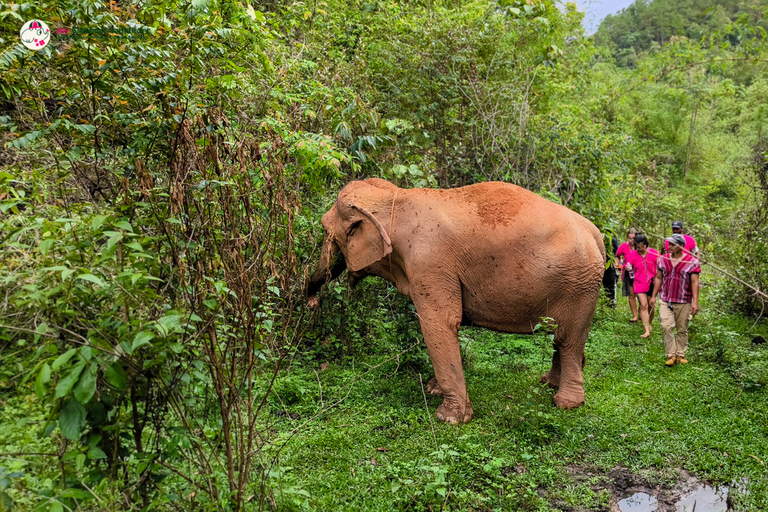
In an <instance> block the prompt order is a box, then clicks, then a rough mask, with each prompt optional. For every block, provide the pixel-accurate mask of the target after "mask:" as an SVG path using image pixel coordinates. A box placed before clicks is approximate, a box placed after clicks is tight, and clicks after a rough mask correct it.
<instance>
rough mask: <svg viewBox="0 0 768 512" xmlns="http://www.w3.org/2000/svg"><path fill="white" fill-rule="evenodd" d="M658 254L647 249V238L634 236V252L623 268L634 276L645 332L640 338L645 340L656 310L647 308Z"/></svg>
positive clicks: (638, 235) (641, 235) (649, 333)
mask: <svg viewBox="0 0 768 512" xmlns="http://www.w3.org/2000/svg"><path fill="white" fill-rule="evenodd" d="M659 256H660V254H659V252H658V251H657V250H656V249H653V248H651V247H648V238H646V236H645V235H644V234H642V233H638V234H637V235H635V250H634V251H632V252H631V253H629V256H627V258H626V265H625V268H626V269H627V270H629V271H631V272H632V273H633V274H634V279H633V281H634V290H635V295H637V299H638V300H639V301H640V319H641V320H642V321H643V327H644V328H645V332H644V333H643V334H642V335H641V336H640V337H641V338H647V337H648V336H650V335H651V322H653V315H654V313H655V311H656V308H653V309H651V308H649V305H650V302H651V301H650V299H651V295H652V294H653V281H654V279H655V278H656V271H657V267H656V265H657V261H658V259H659Z"/></svg>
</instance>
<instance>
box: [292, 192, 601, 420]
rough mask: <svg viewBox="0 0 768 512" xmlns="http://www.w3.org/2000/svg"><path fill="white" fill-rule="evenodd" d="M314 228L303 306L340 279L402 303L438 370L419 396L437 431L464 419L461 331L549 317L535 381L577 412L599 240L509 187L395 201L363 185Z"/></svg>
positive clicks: (597, 280)
mask: <svg viewBox="0 0 768 512" xmlns="http://www.w3.org/2000/svg"><path fill="white" fill-rule="evenodd" d="M322 222H323V227H324V228H325V232H326V238H325V242H324V244H323V250H322V254H321V257H320V263H319V266H318V268H317V270H316V271H315V272H314V274H313V275H312V276H311V277H310V279H309V282H308V283H307V288H306V293H307V297H308V299H309V303H310V305H311V306H315V307H316V306H317V305H318V299H317V293H318V291H319V290H320V288H321V287H322V286H323V284H325V283H326V282H328V281H329V280H330V279H333V278H336V277H338V276H339V274H341V273H342V272H343V271H344V270H345V269H348V270H349V271H350V279H351V280H353V281H357V280H359V279H362V278H364V277H366V276H370V275H373V276H379V277H382V278H384V279H386V280H388V281H390V282H392V283H394V284H395V285H396V286H397V289H398V291H400V293H403V294H404V295H406V296H408V297H410V298H411V299H412V300H413V303H414V306H415V307H416V311H417V313H418V316H419V322H420V324H421V329H422V332H423V333H424V341H425V343H426V345H427V349H428V350H429V357H430V359H431V361H432V365H433V366H434V369H435V378H434V379H432V380H431V381H430V382H429V383H428V384H427V389H428V391H429V393H431V394H433V395H437V396H442V397H443V398H444V401H443V403H442V405H440V407H438V409H437V412H436V416H437V418H438V419H440V420H443V421H446V422H449V423H451V424H457V423H466V422H468V421H469V420H470V419H472V414H473V412H472V405H471V403H470V400H469V396H468V395H467V388H466V384H465V382H464V372H463V369H462V366H461V356H460V352H459V342H458V330H459V326H460V325H476V326H480V327H485V328H488V329H492V330H495V331H499V332H508V333H528V334H530V333H531V331H532V327H533V326H534V325H536V324H537V323H539V322H540V319H541V317H545V316H547V317H552V318H553V319H554V321H555V324H556V325H557V326H558V327H557V329H556V330H555V339H554V341H555V352H554V355H553V358H552V368H551V369H550V370H549V372H547V374H545V375H543V376H542V378H541V380H542V382H546V383H548V384H549V385H550V386H552V387H555V388H558V392H557V393H556V394H555V397H554V401H555V404H556V405H557V406H558V407H561V408H566V409H570V408H573V407H579V406H581V405H583V404H584V385H583V379H582V368H583V366H584V346H585V344H586V341H587V335H588V334H589V328H590V324H591V322H592V317H593V315H594V313H595V306H596V303H597V297H598V294H599V291H600V286H601V283H602V277H603V273H604V266H603V265H604V262H605V248H604V247H603V242H602V238H601V236H600V232H599V231H598V230H597V228H596V227H595V226H594V225H593V224H592V223H591V222H589V221H588V220H587V219H585V218H584V217H582V216H580V215H578V214H577V213H575V212H573V211H571V210H569V209H568V208H566V207H564V206H561V205H559V204H555V203H553V202H550V201H547V200H546V199H543V198H541V197H539V196H537V195H536V194H534V193H532V192H529V191H527V190H525V189H523V188H520V187H517V186H515V185H511V184H508V183H499V182H493V183H480V184H477V185H470V186H467V187H462V188H455V189H449V190H433V189H401V188H398V187H396V186H395V185H393V184H391V183H389V182H388V181H385V180H381V179H377V178H371V179H368V180H365V181H353V182H352V183H349V184H348V185H347V186H346V187H344V189H342V191H341V192H340V193H339V196H338V199H337V201H336V203H335V204H334V206H333V207H332V208H331V209H330V210H329V211H328V212H327V213H326V214H325V215H324V216H323V220H322Z"/></svg>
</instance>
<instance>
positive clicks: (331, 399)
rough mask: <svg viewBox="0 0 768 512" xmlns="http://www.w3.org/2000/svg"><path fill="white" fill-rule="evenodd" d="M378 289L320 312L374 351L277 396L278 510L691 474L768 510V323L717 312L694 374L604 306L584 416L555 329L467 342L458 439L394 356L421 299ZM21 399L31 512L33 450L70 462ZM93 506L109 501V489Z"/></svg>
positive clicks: (424, 370) (599, 493)
mask: <svg viewBox="0 0 768 512" xmlns="http://www.w3.org/2000/svg"><path fill="white" fill-rule="evenodd" d="M373 288H378V290H379V291H381V290H383V289H384V288H383V284H382V283H378V284H376V282H375V281H374V285H373ZM358 290H360V289H358ZM370 291H371V290H366V288H365V287H364V286H363V287H362V290H361V291H356V292H355V293H354V294H352V295H351V296H348V297H347V298H345V299H344V301H346V304H347V306H345V307H346V308H348V309H347V314H346V315H340V314H339V313H338V311H339V310H338V308H337V309H335V310H334V309H333V307H335V306H329V305H324V309H323V312H322V317H321V318H325V319H328V318H332V319H333V318H336V319H338V318H341V316H344V318H343V319H342V320H341V321H340V325H341V327H334V328H329V329H328V330H329V332H333V333H335V334H336V335H337V336H338V334H339V333H342V332H352V331H354V332H356V333H358V334H360V335H361V336H362V337H361V338H349V339H354V341H349V340H346V341H345V340H340V338H341V337H340V336H339V337H338V338H337V337H334V336H333V335H329V343H328V344H327V345H326V346H324V345H322V344H319V343H318V344H314V345H313V344H310V343H309V342H307V343H306V344H305V345H304V350H305V352H304V353H303V354H300V355H298V356H297V357H296V358H295V359H294V361H293V363H292V366H291V367H290V368H287V369H286V371H285V372H284V373H283V375H284V377H282V378H281V379H280V380H279V381H278V382H277V385H276V390H277V391H278V394H279V400H278V399H277V397H275V400H274V401H273V402H272V403H271V408H270V410H271V413H270V415H269V416H267V417H265V418H264V419H265V420H268V421H267V422H266V423H267V424H268V425H269V428H271V429H273V431H275V433H276V434H277V435H278V436H279V437H280V439H282V441H281V442H279V443H278V445H279V446H283V448H282V450H281V451H280V452H279V454H278V457H279V458H278V462H277V465H276V466H275V467H273V470H272V472H271V475H270V477H271V478H270V484H271V485H272V486H273V487H274V494H275V499H276V503H275V505H276V506H277V508H278V509H279V510H322V511H325V510H355V511H357V510H365V511H368V510H371V511H376V510H382V511H384V510H386V511H389V510H414V511H418V510H425V511H426V510H433V511H436V510H505V511H508V510H563V511H565V510H569V511H587V510H608V509H609V506H610V504H611V503H612V502H613V503H615V499H616V497H617V496H618V495H619V494H620V492H621V491H622V490H623V489H625V488H626V487H627V485H628V484H632V485H633V486H637V485H643V486H647V487H648V488H651V489H653V488H656V489H659V488H661V489H670V488H672V487H674V486H675V484H676V483H677V482H678V481H679V480H680V479H682V478H683V477H685V476H686V473H685V472H688V473H690V474H693V475H695V476H696V477H697V478H699V479H701V480H705V481H707V482H710V483H720V484H726V485H728V484H731V483H733V482H742V483H745V486H744V487H743V491H745V492H735V493H733V501H734V505H735V508H736V509H737V510H743V511H758V510H768V472H766V466H765V463H768V394H767V393H766V391H765V385H766V384H768V344H753V343H752V340H753V338H754V337H755V336H757V335H758V334H760V335H762V336H763V337H764V338H768V333H767V332H766V325H765V323H763V324H762V325H758V326H757V327H755V328H752V323H751V322H747V321H745V320H743V319H739V318H738V317H733V316H728V315H726V314H724V313H722V312H720V311H716V310H715V309H714V307H710V305H709V304H707V303H706V302H704V304H703V314H701V315H699V316H697V317H696V319H695V320H694V322H693V324H692V327H691V342H690V349H689V356H688V358H689V360H690V364H688V365H677V366H675V367H672V368H667V367H665V366H664V364H663V363H664V349H663V344H662V342H661V333H660V327H659V326H658V322H656V323H655V331H654V333H653V335H652V337H651V339H650V340H642V339H641V338H640V337H639V336H640V334H641V333H642V327H641V326H639V325H636V324H630V323H628V321H627V320H628V318H629V310H628V307H627V304H626V300H622V301H621V302H620V304H619V308H618V310H616V311H614V310H611V309H608V308H605V307H601V308H600V309H599V311H598V314H597V315H596V320H595V323H594V325H593V329H592V332H591V334H590V338H589V343H588V345H587V366H586V368H585V371H584V380H585V386H586V405H585V406H584V407H581V408H579V409H577V410H573V411H561V410H558V409H557V408H555V407H554V406H553V405H552V396H553V393H554V392H553V391H552V390H549V389H547V388H545V387H541V386H540V385H539V384H538V377H539V375H541V374H542V373H544V372H545V371H546V370H547V368H548V365H549V360H550V357H551V349H550V347H549V343H548V342H547V341H546V339H545V336H544V334H543V333H542V334H540V335H536V336H514V335H502V334H498V333H494V332H491V331H486V330H483V329H462V331H461V333H460V340H461V343H462V353H463V359H464V365H465V373H466V376H467V383H468V388H469V393H470V396H471V398H472V404H473V406H474V410H475V417H474V419H473V420H472V422H470V423H469V424H467V425H463V426H459V427H451V426H449V425H445V424H441V423H436V422H435V421H434V411H435V409H436V408H437V406H438V405H439V404H440V402H441V399H440V398H437V397H432V396H425V395H424V393H423V392H422V386H421V382H420V374H421V381H423V382H424V383H425V384H426V382H427V380H428V379H429V378H430V377H431V366H430V365H429V361H428V357H427V354H426V349H425V347H424V345H423V343H421V344H419V345H417V346H416V348H414V349H412V350H410V351H408V352H406V353H402V354H401V355H399V356H398V355H397V354H399V353H401V352H403V350H404V349H405V348H407V347H408V346H410V345H412V344H413V340H414V339H417V338H418V329H417V328H416V325H417V324H416V322H415V321H414V320H413V319H412V318H411V319H410V320H409V314H408V313H407V311H409V310H410V308H409V306H408V303H407V301H405V300H404V299H402V298H400V299H402V300H400V299H398V298H397V297H395V296H394V295H387V294H382V293H370ZM393 297H394V298H393ZM706 297H707V295H706V294H705V298H706ZM329 300H331V301H335V304H339V299H338V297H337V298H335V299H334V298H330V299H329ZM371 301H373V303H374V304H371ZM366 302H367V303H366ZM383 305H390V306H394V309H395V310H399V311H401V312H405V313H401V314H399V315H393V314H391V313H390V312H389V311H390V310H388V309H387V308H385V307H382V306H383ZM355 308H358V309H355ZM352 310H355V311H358V312H357V313H350V311H352ZM363 310H368V311H372V312H373V313H372V314H371V313H369V315H371V316H370V318H368V317H366V315H365V314H363V313H360V311H363ZM334 311H335V312H336V313H334ZM334 314H336V315H337V316H336V317H334V316H333V315H334ZM376 315H379V317H376ZM334 321H335V320H334ZM345 326H346V327H345ZM750 329H751V330H750ZM747 331H749V333H748V334H745V332H747ZM345 343H346V347H345ZM25 389H28V392H27V393H20V394H18V395H16V396H11V395H8V394H6V395H2V396H0V452H1V455H2V457H1V458H0V483H2V477H3V475H4V474H8V473H11V472H14V471H19V472H23V473H24V475H23V476H21V477H14V478H11V479H10V483H11V484H12V488H11V489H9V490H8V492H9V493H12V494H13V497H14V499H15V500H16V505H17V508H16V509H17V510H30V509H32V508H33V507H34V506H35V505H36V504H38V503H39V502H40V497H39V496H38V495H37V493H36V491H34V490H35V489H40V488H49V487H51V486H52V485H53V484H54V483H55V479H57V478H59V473H58V469H57V465H56V463H55V458H50V457H40V456H32V457H26V456H24V455H21V454H20V453H21V452H25V453H26V452H29V453H33V452H34V453H42V452H45V453H52V452H56V450H57V447H56V446H54V444H55V443H54V441H53V439H51V438H47V437H43V436H41V431H42V425H43V424H44V419H45V417H46V416H47V411H45V410H43V409H42V406H41V405H40V402H39V401H37V400H36V398H35V396H34V394H33V392H32V389H31V385H29V386H28V388H25ZM425 402H426V403H425ZM281 411H286V412H287V413H288V414H284V413H282V412H281ZM297 415H298V416H297ZM17 453H18V454H17ZM272 454H273V455H275V454H277V452H275V451H273V452H272ZM6 483H8V482H6ZM255 484H256V483H255ZM27 488H28V489H29V491H27V490H25V489H27ZM95 492H97V493H98V494H100V495H101V496H102V498H104V497H105V496H108V495H109V488H108V484H107V483H106V481H105V483H104V488H102V489H95ZM115 496H117V494H116V493H115ZM117 502H118V501H117V500H116V501H115V503H117ZM0 510H2V508H0Z"/></svg>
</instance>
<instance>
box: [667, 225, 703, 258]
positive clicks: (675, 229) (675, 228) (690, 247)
mask: <svg viewBox="0 0 768 512" xmlns="http://www.w3.org/2000/svg"><path fill="white" fill-rule="evenodd" d="M672 234H673V235H683V238H685V247H683V249H684V252H683V254H685V251H688V252H689V253H691V254H696V255H698V254H699V248H698V246H697V245H696V240H694V239H693V237H692V236H688V235H686V234H683V223H682V222H681V221H679V220H676V221H674V222H673V223H672ZM668 252H669V238H667V239H666V240H665V241H664V254H666V253H668Z"/></svg>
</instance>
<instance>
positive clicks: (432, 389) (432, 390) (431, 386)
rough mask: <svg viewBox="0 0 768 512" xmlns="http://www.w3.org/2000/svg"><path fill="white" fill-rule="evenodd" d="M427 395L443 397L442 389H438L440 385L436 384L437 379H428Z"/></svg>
mask: <svg viewBox="0 0 768 512" xmlns="http://www.w3.org/2000/svg"><path fill="white" fill-rule="evenodd" d="M427 393H429V394H430V395H435V396H443V389H442V388H441V387H440V384H438V383H437V377H432V378H431V379H429V382H427Z"/></svg>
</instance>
